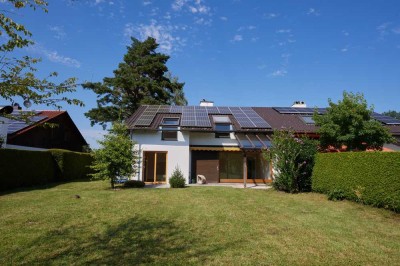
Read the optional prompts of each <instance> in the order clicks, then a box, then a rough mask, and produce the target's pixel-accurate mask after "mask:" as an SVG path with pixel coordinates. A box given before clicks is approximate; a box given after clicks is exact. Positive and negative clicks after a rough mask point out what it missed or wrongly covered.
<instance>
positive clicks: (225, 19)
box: [219, 17, 228, 21]
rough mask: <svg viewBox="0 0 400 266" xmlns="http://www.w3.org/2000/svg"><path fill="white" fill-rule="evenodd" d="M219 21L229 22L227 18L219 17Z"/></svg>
mask: <svg viewBox="0 0 400 266" xmlns="http://www.w3.org/2000/svg"><path fill="white" fill-rule="evenodd" d="M219 19H220V20H222V21H227V20H228V18H227V17H219Z"/></svg>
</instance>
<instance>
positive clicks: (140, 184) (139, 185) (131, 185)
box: [124, 180, 145, 188]
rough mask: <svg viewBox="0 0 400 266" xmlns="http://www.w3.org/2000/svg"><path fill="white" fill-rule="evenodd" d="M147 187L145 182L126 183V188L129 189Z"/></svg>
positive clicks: (129, 181) (132, 181) (133, 181)
mask: <svg viewBox="0 0 400 266" xmlns="http://www.w3.org/2000/svg"><path fill="white" fill-rule="evenodd" d="M144 186H145V183H144V182H143V181H139V180H128V181H126V182H125V183H124V187H127V188H142V187H144Z"/></svg>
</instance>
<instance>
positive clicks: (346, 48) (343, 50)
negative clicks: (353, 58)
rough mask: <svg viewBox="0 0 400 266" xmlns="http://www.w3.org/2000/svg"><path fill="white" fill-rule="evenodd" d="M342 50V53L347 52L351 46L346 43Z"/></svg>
mask: <svg viewBox="0 0 400 266" xmlns="http://www.w3.org/2000/svg"><path fill="white" fill-rule="evenodd" d="M340 51H341V52H342V53H346V52H347V51H349V46H348V45H346V46H345V47H343V48H342V49H340Z"/></svg>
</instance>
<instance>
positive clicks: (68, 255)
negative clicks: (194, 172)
mask: <svg viewBox="0 0 400 266" xmlns="http://www.w3.org/2000/svg"><path fill="white" fill-rule="evenodd" d="M108 186H109V185H108V183H106V182H74V183H68V184H60V185H57V186H53V187H50V188H41V189H36V190H26V191H19V192H16V191H14V192H7V193H3V194H2V195H1V196H0V215H1V219H0V235H1V241H0V265H7V264H22V263H25V264H28V265H30V264H35V263H36V264H68V265H70V264H116V265H121V264H141V263H152V264H215V265H220V264H226V265H242V264H248V265H250V264H251V265H254V264H272V265H293V264H302V265H311V264H319V265H321V264H323V265H325V264H328V265H349V264H350V265H398V264H399V262H400V215H399V214H395V213H392V212H390V211H386V210H382V209H375V208H372V207H368V206H363V205H359V204H356V203H352V202H347V201H344V202H331V201H327V200H326V198H325V196H323V195H319V194H313V193H309V194H298V195H291V194H285V193H280V192H275V191H273V190H268V191H266V190H251V189H235V188H223V187H190V188H185V189H126V190H124V189H122V190H117V191H112V190H110V189H108ZM76 194H77V195H79V196H80V198H79V199H77V198H76V197H75V195H76Z"/></svg>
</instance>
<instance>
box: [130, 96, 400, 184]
mask: <svg viewBox="0 0 400 266" xmlns="http://www.w3.org/2000/svg"><path fill="white" fill-rule="evenodd" d="M317 110H318V112H319V113H321V114H323V113H325V112H326V109H325V108H318V109H317ZM313 112H314V108H307V107H306V105H305V104H304V102H296V103H295V104H294V105H293V106H292V107H220V106H213V103H212V102H209V101H202V102H201V103H200V106H160V105H145V106H141V107H140V108H139V109H138V110H137V111H136V112H135V113H134V114H133V115H132V116H131V117H130V118H129V119H127V121H126V123H127V125H128V127H129V129H130V130H131V138H132V139H133V140H134V141H135V142H136V144H135V148H136V149H137V151H138V154H139V160H138V165H137V166H136V168H137V169H138V171H137V174H136V176H135V177H134V179H136V180H143V181H145V182H153V183H158V182H160V183H163V182H167V179H168V178H169V177H170V176H171V173H172V172H173V170H174V169H175V168H176V167H179V168H180V170H181V171H182V172H183V174H184V176H185V177H186V182H187V183H194V182H196V180H197V176H198V175H203V176H204V177H205V178H206V179H207V182H208V183H224V182H229V183H232V182H241V183H242V182H244V183H267V182H271V181H272V177H273V171H272V170H273V169H272V164H271V162H269V161H267V160H266V159H265V158H264V156H263V153H262V151H263V150H265V149H268V148H269V147H270V146H271V139H270V137H271V135H272V133H273V131H274V130H276V129H282V128H287V129H289V128H290V129H292V130H294V131H295V132H296V133H298V134H306V135H308V136H310V137H312V138H318V135H317V134H316V129H317V128H316V126H315V124H314V121H313V119H312V115H313ZM373 117H374V119H376V120H378V121H381V122H382V123H383V124H384V125H385V126H387V127H389V129H390V131H391V133H392V134H393V135H394V136H395V137H396V138H397V139H398V140H400V121H399V120H396V119H393V118H390V117H386V116H383V115H381V114H378V113H374V114H373Z"/></svg>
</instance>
